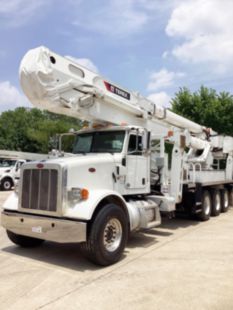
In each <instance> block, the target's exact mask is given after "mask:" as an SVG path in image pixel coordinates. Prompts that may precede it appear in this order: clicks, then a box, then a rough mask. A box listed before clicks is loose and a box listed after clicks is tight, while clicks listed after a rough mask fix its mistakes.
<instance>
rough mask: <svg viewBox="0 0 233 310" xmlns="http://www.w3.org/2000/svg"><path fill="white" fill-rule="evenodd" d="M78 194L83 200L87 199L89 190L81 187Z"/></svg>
mask: <svg viewBox="0 0 233 310" xmlns="http://www.w3.org/2000/svg"><path fill="white" fill-rule="evenodd" d="M80 194H81V198H82V199H83V200H87V199H88V197H89V191H88V190H87V189H86V188H82V189H81V192H80Z"/></svg>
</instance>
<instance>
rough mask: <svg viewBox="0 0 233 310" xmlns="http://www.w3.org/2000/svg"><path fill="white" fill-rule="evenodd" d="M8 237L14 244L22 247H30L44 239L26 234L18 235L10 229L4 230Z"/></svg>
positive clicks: (39, 243) (37, 244)
mask: <svg viewBox="0 0 233 310" xmlns="http://www.w3.org/2000/svg"><path fill="white" fill-rule="evenodd" d="M6 233H7V236H8V238H9V239H10V240H11V241H12V242H13V243H15V244H17V245H19V246H21V247H23V248H32V247H36V246H39V245H41V243H42V242H44V240H42V239H37V238H32V237H28V236H23V235H18V234H15V233H13V232H12V231H10V230H7V231H6Z"/></svg>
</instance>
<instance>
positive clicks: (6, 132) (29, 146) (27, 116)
mask: <svg viewBox="0 0 233 310" xmlns="http://www.w3.org/2000/svg"><path fill="white" fill-rule="evenodd" d="M80 125H81V123H80V121H79V120H77V119H75V118H70V117H67V116H61V115H57V114H53V113H50V112H47V111H41V110H38V109H35V108H34V109H26V108H17V109H15V110H14V111H7V112H3V113H2V114H1V115H0V149H5V150H16V151H24V152H37V153H47V152H48V151H49V150H51V149H52V147H53V146H52V143H51V142H52V140H53V138H54V137H55V135H56V134H58V133H64V132H68V131H69V129H70V128H74V129H75V130H78V129H79V128H80ZM67 146H68V145H67Z"/></svg>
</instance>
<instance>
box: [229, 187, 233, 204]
mask: <svg viewBox="0 0 233 310" xmlns="http://www.w3.org/2000/svg"><path fill="white" fill-rule="evenodd" d="M229 205H230V207H233V188H231V189H230V190H229Z"/></svg>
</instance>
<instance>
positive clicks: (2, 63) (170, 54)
mask: <svg viewBox="0 0 233 310" xmlns="http://www.w3.org/2000/svg"><path fill="white" fill-rule="evenodd" d="M0 42H1V45H0V46H1V48H0V112H1V111H4V110H8V109H14V108H15V107H17V106H21V105H26V106H30V104H29V103H28V102H27V100H26V99H25V97H24V96H23V94H22V92H21V90H20V86H19V81H18V68H19V63H20V60H21V58H22V57H23V55H24V54H25V53H26V51H27V50H29V49H31V48H34V47H37V46H40V45H44V46H47V47H48V48H50V49H51V50H53V51H55V52H56V53H58V54H61V55H66V56H71V57H74V58H76V59H78V61H79V62H80V63H81V64H84V65H85V66H89V67H90V68H91V69H92V70H94V71H98V72H99V73H100V74H102V75H104V76H105V77H107V78H109V79H110V80H112V81H113V82H115V83H117V84H120V85H122V86H123V87H124V88H126V89H130V90H135V91H139V92H140V93H142V94H143V95H145V96H149V97H150V98H151V99H153V100H155V101H156V102H157V103H159V104H161V105H166V106H168V105H169V101H170V98H171V97H172V96H174V94H175V92H177V91H178V90H179V87H181V86H186V87H188V88H190V89H191V90H193V91H194V90H197V89H198V88H199V87H200V85H205V86H207V87H212V88H215V89H217V90H218V91H223V90H224V91H228V92H231V93H233V83H232V82H233V73H232V72H233V1H232V0H221V1H220V0H66V1H64V0H63V1H62V0H0Z"/></svg>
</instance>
